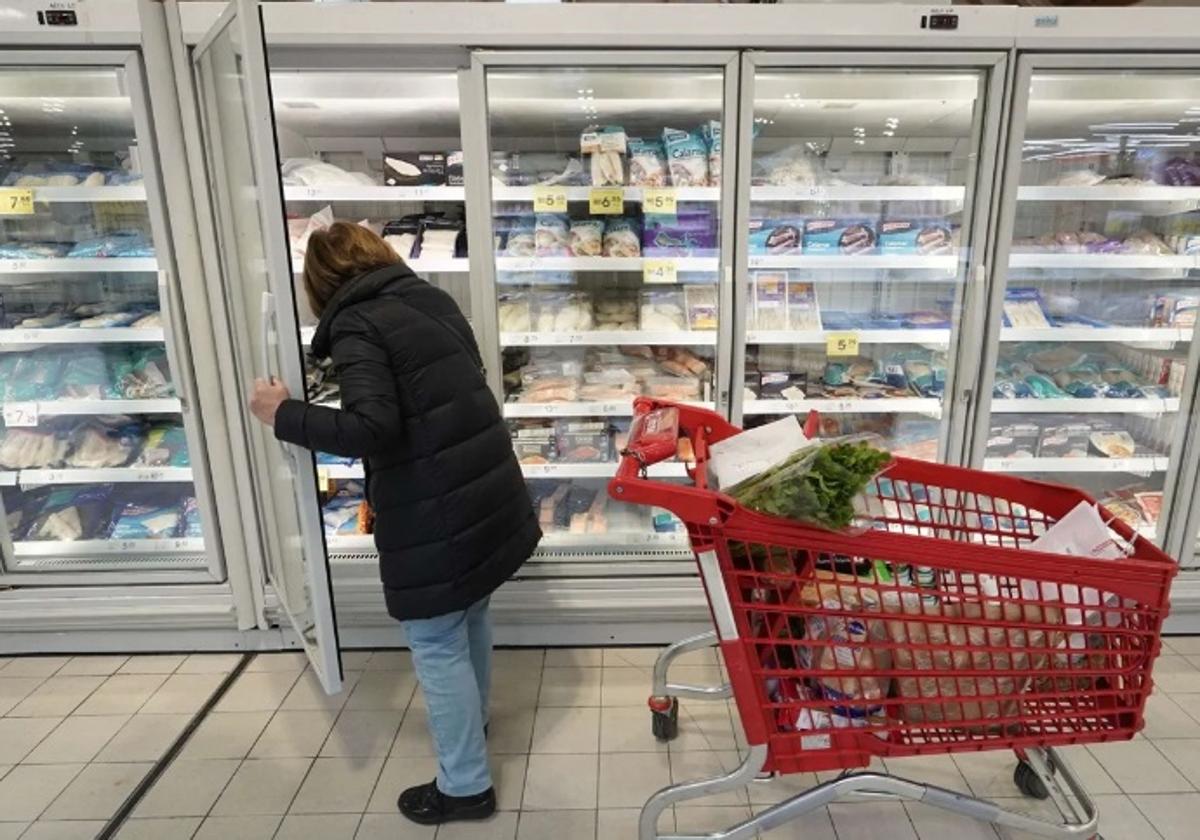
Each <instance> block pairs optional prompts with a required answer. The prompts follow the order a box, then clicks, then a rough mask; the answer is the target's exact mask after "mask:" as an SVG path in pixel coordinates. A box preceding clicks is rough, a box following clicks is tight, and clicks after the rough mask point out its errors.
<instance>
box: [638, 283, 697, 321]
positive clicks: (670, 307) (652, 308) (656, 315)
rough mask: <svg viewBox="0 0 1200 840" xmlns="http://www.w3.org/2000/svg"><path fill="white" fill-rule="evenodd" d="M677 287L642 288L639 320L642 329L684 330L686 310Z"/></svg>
mask: <svg viewBox="0 0 1200 840" xmlns="http://www.w3.org/2000/svg"><path fill="white" fill-rule="evenodd" d="M685 306H686V303H685V301H684V297H683V292H682V291H681V290H679V289H644V290H643V291H642V310H641V322H642V329H643V330H667V331H674V330H686V329H687V312H686V309H685Z"/></svg>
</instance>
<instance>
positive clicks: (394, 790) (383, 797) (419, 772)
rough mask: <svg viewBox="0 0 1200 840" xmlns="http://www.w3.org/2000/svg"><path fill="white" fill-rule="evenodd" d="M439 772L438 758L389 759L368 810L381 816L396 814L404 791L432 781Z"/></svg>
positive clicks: (372, 795) (377, 782)
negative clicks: (397, 805) (398, 802)
mask: <svg viewBox="0 0 1200 840" xmlns="http://www.w3.org/2000/svg"><path fill="white" fill-rule="evenodd" d="M437 772H438V764H437V759H436V758H432V757H430V758H411V757H407V756H398V757H393V758H389V759H388V760H387V762H385V763H384V765H383V772H382V773H380V774H379V779H378V780H377V781H376V782H375V790H374V791H373V792H372V794H371V799H370V801H369V802H368V804H367V810H368V811H371V812H375V813H381V814H393V813H395V812H396V800H397V799H399V798H400V794H401V793H402V792H403V791H406V790H408V789H409V788H410V787H415V786H416V785H423V784H425V783H427V782H430V781H432V780H433V779H434V778H435V777H436V776H437Z"/></svg>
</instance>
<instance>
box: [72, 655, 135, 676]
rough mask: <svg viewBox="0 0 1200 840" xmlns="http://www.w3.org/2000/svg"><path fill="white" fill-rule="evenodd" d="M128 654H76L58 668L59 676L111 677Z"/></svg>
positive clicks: (123, 662)
mask: <svg viewBox="0 0 1200 840" xmlns="http://www.w3.org/2000/svg"><path fill="white" fill-rule="evenodd" d="M127 659H129V657H128V656H76V657H73V658H72V659H71V661H70V662H68V663H67V664H66V665H64V666H62V667H61V668H59V669H58V674H59V676H63V677H65V676H75V677H79V676H94V677H111V676H112V675H113V674H115V673H117V669H119V668H120V667H121V666H122V665H124V664H125V660H127Z"/></svg>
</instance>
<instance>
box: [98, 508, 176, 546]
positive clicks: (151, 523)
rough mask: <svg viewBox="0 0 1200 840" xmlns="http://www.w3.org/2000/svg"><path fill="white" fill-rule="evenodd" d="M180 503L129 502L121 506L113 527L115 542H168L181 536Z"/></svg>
mask: <svg viewBox="0 0 1200 840" xmlns="http://www.w3.org/2000/svg"><path fill="white" fill-rule="evenodd" d="M179 513H180V509H179V503H178V502H174V501H173V502H170V503H168V504H163V503H157V502H150V501H129V502H126V503H125V504H124V505H122V506H121V509H120V510H119V511H118V513H117V515H116V518H115V520H114V521H113V527H112V538H113V539H114V540H167V539H171V538H173V537H176V536H178V534H179Z"/></svg>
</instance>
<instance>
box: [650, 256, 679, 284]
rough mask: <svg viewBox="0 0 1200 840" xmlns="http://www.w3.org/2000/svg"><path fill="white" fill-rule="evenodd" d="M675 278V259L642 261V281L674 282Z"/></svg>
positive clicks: (676, 277) (676, 271)
mask: <svg viewBox="0 0 1200 840" xmlns="http://www.w3.org/2000/svg"><path fill="white" fill-rule="evenodd" d="M677 280H678V269H677V268H676V266H675V260H646V261H645V262H643V263H642V282H643V283H675V282H677Z"/></svg>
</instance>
